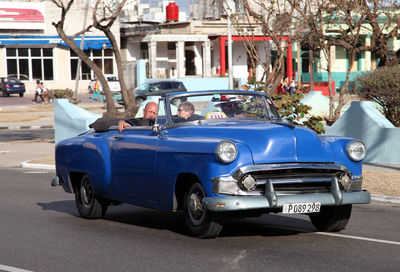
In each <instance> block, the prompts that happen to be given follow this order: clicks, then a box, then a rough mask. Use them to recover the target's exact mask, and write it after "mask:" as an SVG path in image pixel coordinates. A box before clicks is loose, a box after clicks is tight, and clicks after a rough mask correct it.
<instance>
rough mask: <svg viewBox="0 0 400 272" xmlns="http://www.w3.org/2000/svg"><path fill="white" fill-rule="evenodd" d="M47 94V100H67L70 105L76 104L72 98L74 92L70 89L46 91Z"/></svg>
mask: <svg viewBox="0 0 400 272" xmlns="http://www.w3.org/2000/svg"><path fill="white" fill-rule="evenodd" d="M47 93H48V97H49V99H57V98H67V99H68V100H69V101H70V102H71V103H74V104H76V101H75V99H74V98H73V96H74V92H73V91H72V90H71V89H54V90H48V91H47Z"/></svg>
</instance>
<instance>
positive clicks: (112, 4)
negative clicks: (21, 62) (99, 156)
mask: <svg viewBox="0 0 400 272" xmlns="http://www.w3.org/2000/svg"><path fill="white" fill-rule="evenodd" d="M51 1H52V2H53V3H54V4H55V5H56V6H57V7H58V8H59V9H60V10H61V15H60V20H59V21H58V22H53V26H54V27H55V28H56V30H57V33H58V35H59V36H60V38H61V39H62V40H63V41H64V42H65V43H66V44H67V45H68V46H69V47H70V48H71V49H72V50H73V51H74V52H75V53H76V54H77V55H78V57H79V58H80V59H81V60H82V61H83V62H84V63H86V65H87V66H89V67H90V68H91V69H92V70H93V72H94V73H95V75H96V77H97V78H98V79H99V81H100V83H101V85H102V87H103V90H104V93H105V96H106V100H107V112H105V113H104V114H103V116H104V117H131V116H134V115H135V114H136V112H137V107H136V103H135V102H134V96H133V92H131V91H129V90H128V89H127V87H126V84H125V79H124V74H123V68H122V59H121V54H120V49H119V47H118V42H117V40H116V38H115V36H114V34H113V33H112V31H111V27H112V25H113V24H114V22H115V20H117V19H118V16H119V14H120V12H121V9H122V8H123V6H124V5H125V3H126V2H127V0H122V1H120V2H117V1H107V0H104V1H100V0H96V1H95V3H94V7H93V10H92V16H91V17H92V22H91V24H89V25H88V26H86V27H85V28H84V29H82V30H80V31H78V32H76V33H73V34H72V35H68V34H67V33H66V29H65V20H66V17H67V14H68V13H69V12H70V11H71V8H72V7H73V5H74V3H75V1H74V0H68V1H67V0H51ZM88 1H89V0H88ZM93 28H95V29H98V30H100V31H102V32H103V33H104V34H105V35H106V36H107V38H108V39H109V41H110V43H111V46H112V50H113V53H114V56H115V61H116V65H117V72H118V78H119V82H120V86H121V93H122V99H123V101H124V107H125V111H124V112H120V111H119V110H117V108H116V107H115V105H114V101H113V97H112V94H111V91H110V88H109V86H108V83H107V80H106V78H105V76H104V74H103V72H102V70H101V68H100V67H99V66H98V65H97V64H96V63H95V62H94V61H93V60H91V59H90V58H89V57H88V56H87V55H86V54H85V52H84V51H83V50H81V49H80V48H79V47H78V46H77V45H76V43H75V42H74V38H76V37H78V36H79V35H82V34H84V33H87V32H90V31H91V29H93ZM78 72H79V71H78Z"/></svg>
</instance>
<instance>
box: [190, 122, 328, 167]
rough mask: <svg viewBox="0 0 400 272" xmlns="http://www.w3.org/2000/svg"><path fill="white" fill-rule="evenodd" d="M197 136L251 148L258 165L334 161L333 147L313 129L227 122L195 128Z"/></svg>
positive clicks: (271, 124)
mask: <svg viewBox="0 0 400 272" xmlns="http://www.w3.org/2000/svg"><path fill="white" fill-rule="evenodd" d="M192 128H197V129H194V130H195V131H197V132H194V133H196V134H197V136H204V137H207V136H208V137H210V136H211V137H212V138H214V137H216V135H218V136H217V137H218V139H220V140H223V139H226V140H231V141H233V142H235V143H242V144H244V145H247V146H248V147H249V149H250V151H251V153H252V156H253V160H254V163H256V164H259V163H279V162H333V154H332V149H331V147H330V144H329V143H328V142H326V141H322V140H321V138H320V137H319V136H318V135H317V134H316V133H315V132H314V131H312V130H310V129H307V128H303V127H299V126H290V125H285V124H280V123H270V122H262V123H261V122H259V123H248V124H243V123H242V122H241V123H229V122H227V123H224V124H218V126H216V125H209V126H207V125H205V126H204V125H201V126H193V127H192Z"/></svg>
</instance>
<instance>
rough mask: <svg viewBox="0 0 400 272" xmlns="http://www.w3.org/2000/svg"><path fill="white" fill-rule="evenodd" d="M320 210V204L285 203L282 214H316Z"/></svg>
mask: <svg viewBox="0 0 400 272" xmlns="http://www.w3.org/2000/svg"><path fill="white" fill-rule="evenodd" d="M320 209H321V202H305V203H285V204H283V208H282V213H317V212H319V211H320Z"/></svg>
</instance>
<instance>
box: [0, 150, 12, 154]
mask: <svg viewBox="0 0 400 272" xmlns="http://www.w3.org/2000/svg"><path fill="white" fill-rule="evenodd" d="M8 152H10V151H9V150H4V151H3V150H1V151H0V154H5V153H8Z"/></svg>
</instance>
